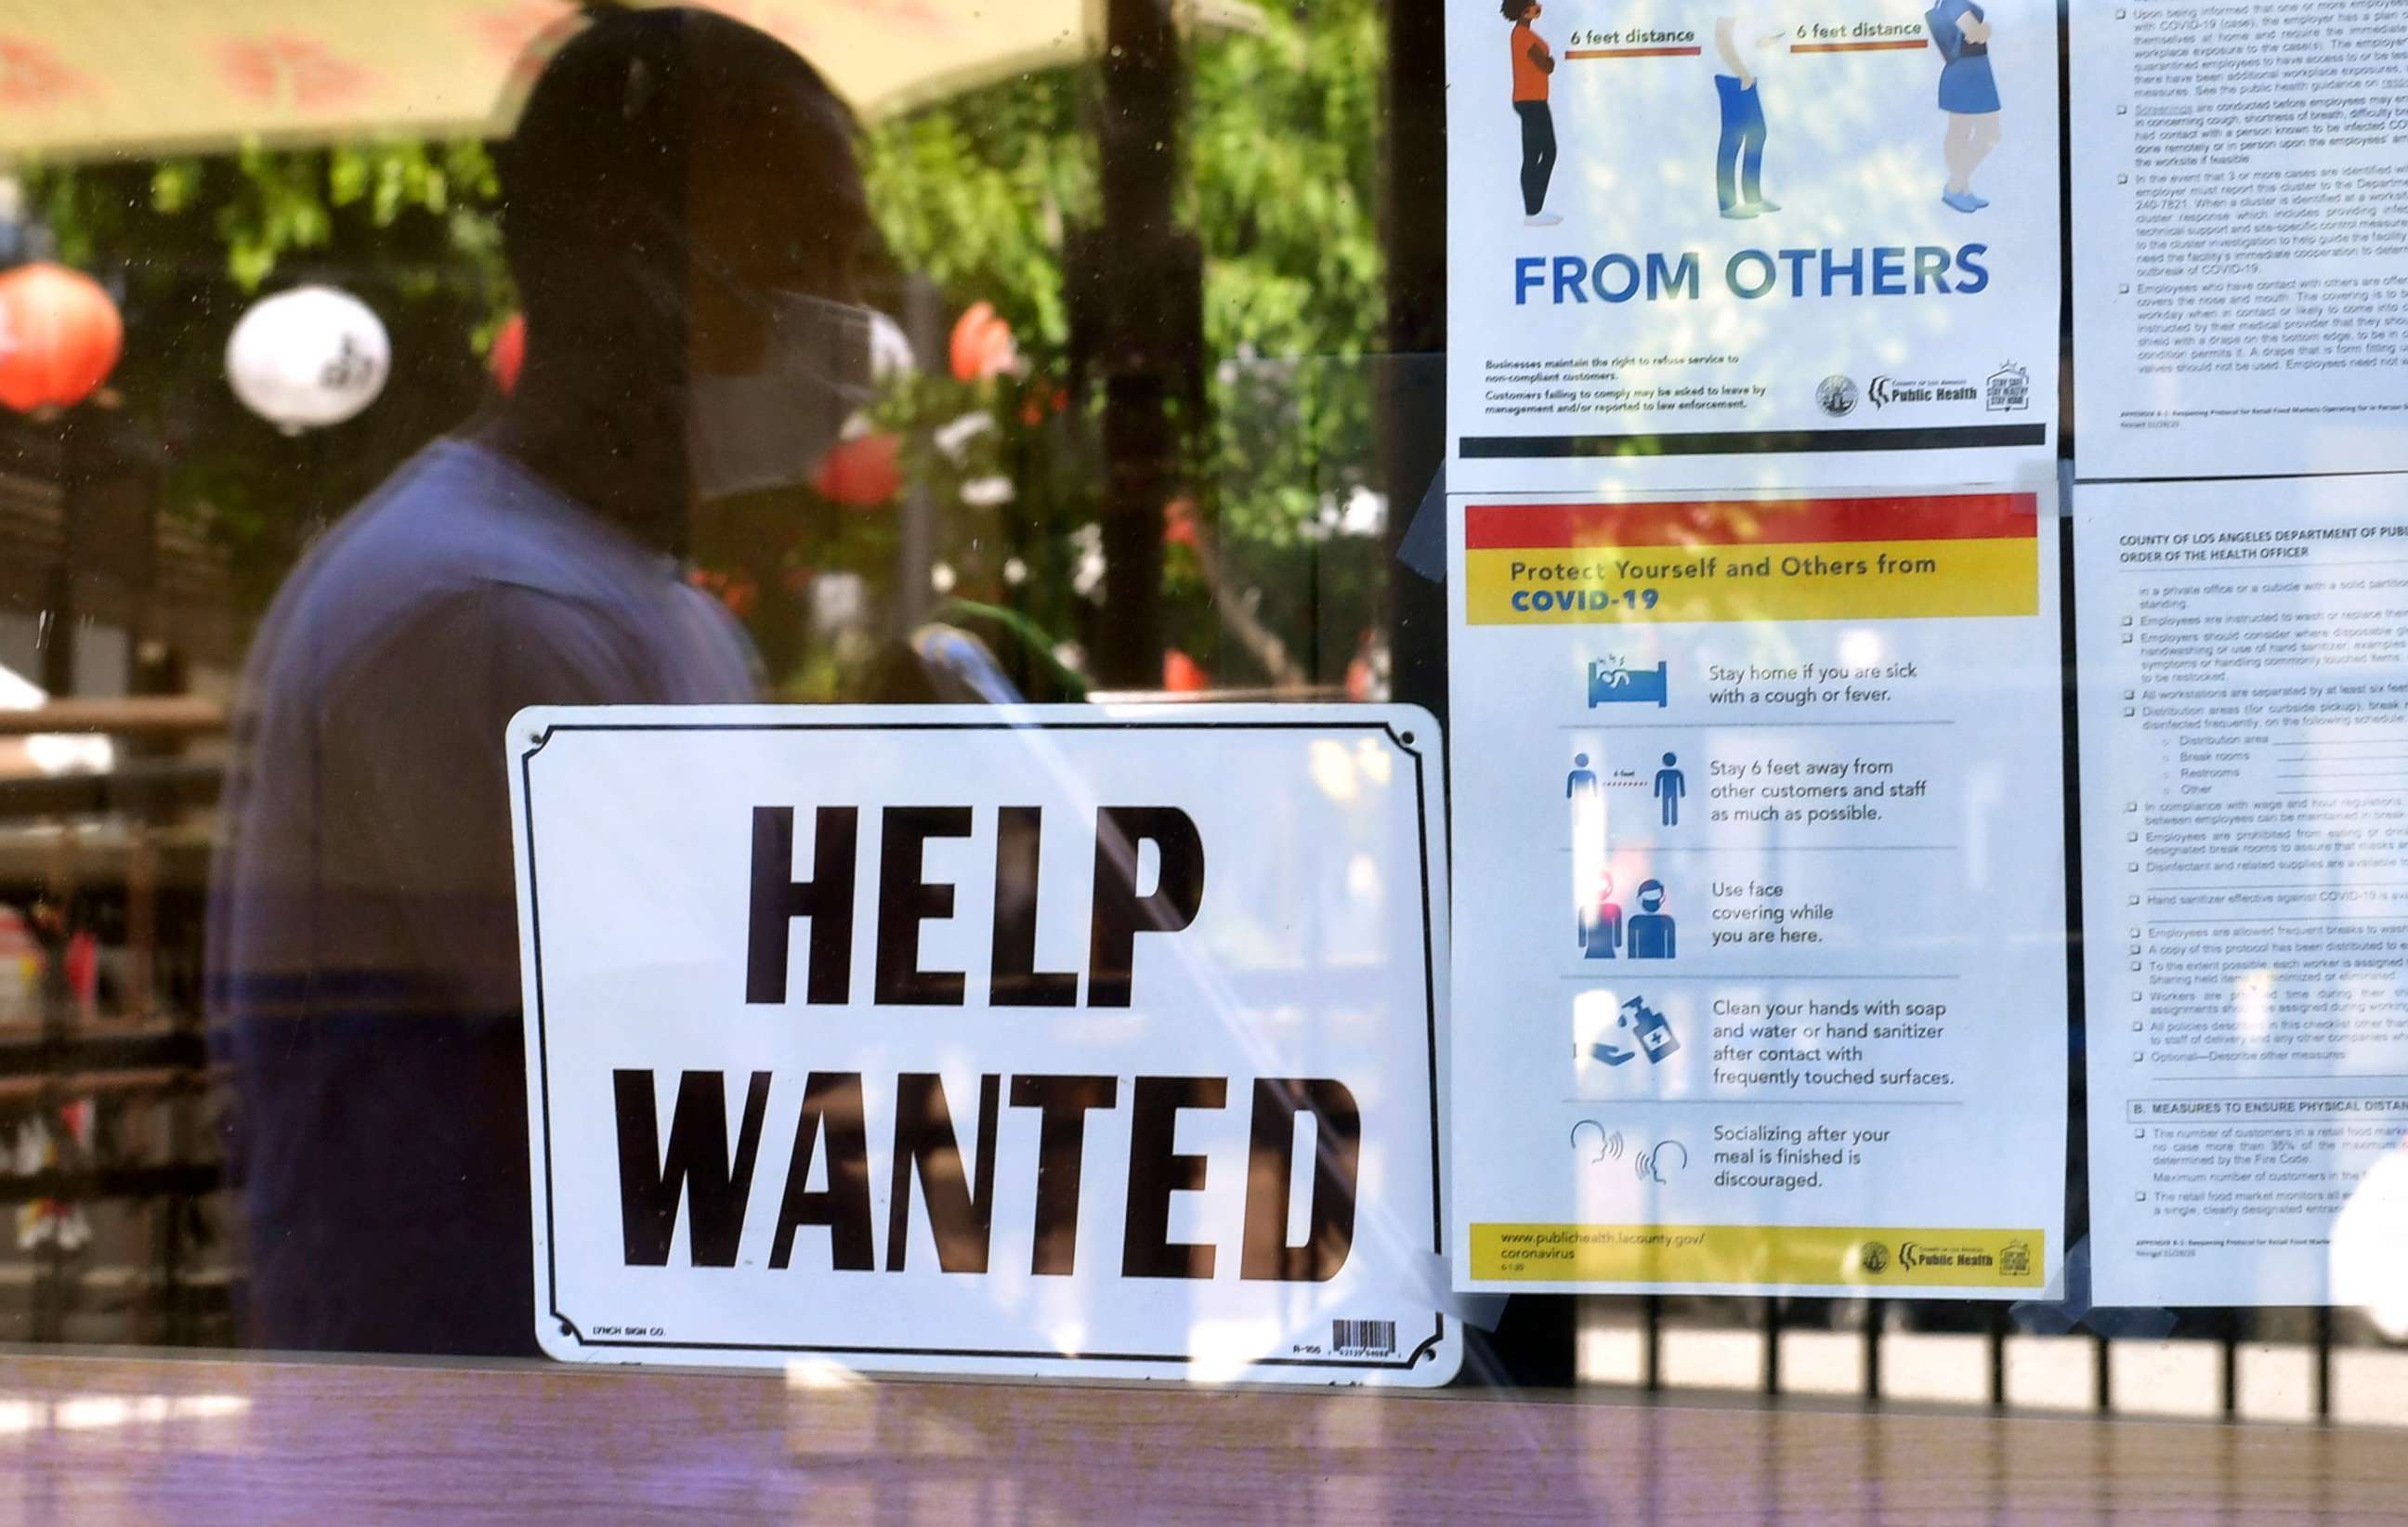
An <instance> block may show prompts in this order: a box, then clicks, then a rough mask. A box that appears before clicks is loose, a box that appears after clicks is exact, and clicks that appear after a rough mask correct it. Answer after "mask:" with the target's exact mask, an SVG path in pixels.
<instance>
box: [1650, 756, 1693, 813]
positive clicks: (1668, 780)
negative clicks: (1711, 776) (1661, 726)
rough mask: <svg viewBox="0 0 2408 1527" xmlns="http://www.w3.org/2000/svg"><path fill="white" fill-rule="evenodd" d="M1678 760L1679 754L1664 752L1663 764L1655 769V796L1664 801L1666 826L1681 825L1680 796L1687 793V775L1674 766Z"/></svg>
mask: <svg viewBox="0 0 2408 1527" xmlns="http://www.w3.org/2000/svg"><path fill="white" fill-rule="evenodd" d="M1680 762H1681V755H1680V754H1678V753H1666V754H1665V755H1664V766H1663V767H1662V768H1660V769H1657V770H1656V799H1657V800H1659V801H1661V802H1663V803H1664V825H1665V826H1667V827H1678V826H1680V825H1681V797H1682V796H1684V795H1686V794H1687V793H1689V778H1688V776H1686V775H1684V774H1683V773H1682V772H1681V771H1680V770H1679V769H1678V768H1676V767H1674V765H1675V764H1679V763H1680Z"/></svg>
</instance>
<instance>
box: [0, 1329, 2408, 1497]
mask: <svg viewBox="0 0 2408 1527" xmlns="http://www.w3.org/2000/svg"><path fill="white" fill-rule="evenodd" d="M7 1454H13V1456H12V1457H8V1458H7V1467H6V1477H8V1478H9V1479H11V1480H12V1481H13V1485H12V1488H10V1489H7V1490H5V1491H0V1522H14V1521H20V1520H24V1521H35V1520H69V1521H75V1522H118V1521H143V1522H150V1521H158V1522H176V1523H201V1522H218V1521H224V1522H236V1521H239V1522H246V1523H250V1522H307V1523H327V1522H345V1523H349V1522H358V1521H365V1520H386V1519H390V1518H394V1517H402V1516H417V1517H423V1518H426V1519H429V1520H442V1521H447V1522H449V1521H463V1520H477V1519H484V1520H513V1521H565V1522H576V1523H579V1524H580V1527H596V1524H599V1523H604V1522H613V1523H615V1522H624V1521H676V1522H681V1523H683V1524H685V1527H695V1524H697V1523H717V1522H722V1521H726V1520H737V1519H746V1520H759V1519H780V1520H803V1519H808V1520H812V1521H849V1520H872V1519H875V1520H880V1521H895V1522H903V1521H920V1520H947V1521H958V1520H974V1521H991V1520H1002V1521H1111V1522H1138V1521H1144V1522H1153V1521H1166V1520H1183V1521H1220V1520H1266V1519H1268V1520H1282V1521H1291V1522H1309V1523H1315V1524H1318V1523H1324V1522H1340V1521H1366V1520H1398V1519H1415V1520H1424V1521H1427V1522H1432V1523H1436V1522H1444V1521H1454V1520H1510V1521H1527V1520H1585V1521H1611V1522H1615V1523H1622V1522H1631V1523H1656V1522H1719V1521H1731V1520H1748V1521H1765V1522H1806V1521H1838V1522H1847V1523H1862V1522H1871V1521H1899V1522H1915V1523H1924V1522H1943V1521H1966V1522H1985V1523H1994V1522H2009V1521H2031V1522H2046V1523H2050V1524H2052V1527H2060V1524H2071V1523H2083V1522H2105V1521H2111V1520H2112V1521H2114V1522H2118V1523H2130V1522H2199V1521H2207V1520H2219V1521H2246V1522H2250V1523H2253V1524H2254V1523H2260V1522H2273V1521H2283V1520H2344V1519H2351V1518H2354V1519H2356V1520H2367V1521H2371V1520H2401V1518H2400V1514H2401V1512H2402V1511H2403V1510H2408V1438H2403V1437H2402V1436H2401V1435H2400V1434H2396V1433H2386V1432H2352V1431H2332V1430H2323V1431H2320V1430H2312V1429H2304V1428H2300V1429H2291V1428H2277V1427H2268V1426H2249V1427H2226V1426H2210V1425H2196V1424H2185V1423H2177V1422H2147V1421H2091V1420H2025V1419H2016V1420H2000V1419H1995V1418H1990V1417H1984V1416H1928V1415H1906V1414H1896V1413H1890V1414H1879V1413H1876V1414H1860V1413H1847V1412H1829V1411H1813V1410H1756V1409H1749V1408H1736V1407H1735V1408H1724V1409H1716V1408H1708V1407H1701V1406H1693V1405H1688V1406H1671V1405H1661V1406H1646V1405H1641V1404H1634V1403H1630V1402H1629V1401H1627V1400H1622V1401H1608V1400H1605V1399H1603V1398H1585V1397H1584V1398H1583V1399H1580V1400H1577V1401H1558V1402H1554V1403H1549V1402H1543V1401H1505V1400H1498V1399H1494V1398H1490V1397H1486V1396H1483V1395H1477V1394H1471V1393H1455V1394H1448V1395H1444V1396H1440V1397H1434V1398H1408V1397H1401V1396H1396V1395H1383V1394H1367V1393H1362V1392H1355V1391H1312V1392H1304V1393H1293V1394H1287V1393H1262V1392H1252V1393H1232V1392H1210V1391H1176V1390H1168V1389H1142V1388H1140V1389H1130V1388H1100V1387H1098V1388H1087V1387H1063V1386H1058V1385H1057V1386H1050V1387H1035V1386H1020V1385H1002V1384H974V1383H959V1384H932V1383H909V1384H907V1383H881V1384H867V1383H860V1382H857V1381H845V1380H838V1381H835V1382H833V1383H827V1382H823V1383H821V1384H817V1385H813V1384H808V1383H804V1382H801V1381H799V1380H797V1381H792V1382H790V1381H788V1380H786V1379H783V1378H781V1377H778V1376H776V1375H762V1376H757V1377H755V1376H720V1375H705V1374H673V1373H660V1372H640V1373H639V1372H629V1371H624V1370H571V1369H566V1368H560V1367H547V1366H539V1365H533V1364H524V1365H494V1366H488V1367H484V1368H466V1367H444V1366H433V1365H423V1364H399V1363H395V1364H378V1365H370V1364H361V1363H308V1362H293V1361H283V1362H275V1361H248V1362H235V1361H224V1360H218V1359H209V1360H181V1359H166V1360H152V1359H145V1358H118V1357H102V1358H63V1357H54V1356H36V1355H23V1354H20V1355H13V1356H5V1357H0V1456H6V1455H7Z"/></svg>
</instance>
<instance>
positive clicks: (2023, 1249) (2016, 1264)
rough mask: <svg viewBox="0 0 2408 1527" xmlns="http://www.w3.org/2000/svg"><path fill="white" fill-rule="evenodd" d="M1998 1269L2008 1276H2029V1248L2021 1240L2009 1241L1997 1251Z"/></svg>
mask: <svg viewBox="0 0 2408 1527" xmlns="http://www.w3.org/2000/svg"><path fill="white" fill-rule="evenodd" d="M1999 1271H2000V1272H2001V1273H2004V1274H2005V1275H2006V1276H2007V1277H2031V1248H2030V1247H2029V1246H2028V1245H2027V1244H2026V1243H2024V1242H2022V1241H2009V1242H2008V1243H2007V1244H2006V1246H2005V1247H2004V1248H2002V1249H2000V1252H1999Z"/></svg>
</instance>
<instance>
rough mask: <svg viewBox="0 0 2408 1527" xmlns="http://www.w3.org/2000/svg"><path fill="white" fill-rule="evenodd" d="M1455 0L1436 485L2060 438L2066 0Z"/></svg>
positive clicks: (1652, 472)
mask: <svg viewBox="0 0 2408 1527" xmlns="http://www.w3.org/2000/svg"><path fill="white" fill-rule="evenodd" d="M1448 7H1449V8H1448V13H1447V82H1448V91H1447V99H1448V118H1447V144H1448V150H1447V151H1448V270H1449V277H1448V297H1447V301H1448V331H1449V335H1448V340H1449V343H1448V351H1449V353H1448V361H1449V364H1448V415H1449V421H1448V434H1449V437H1450V438H1449V450H1448V486H1449V488H1450V490H1452V491H1456V492H1462V491H1476V492H1488V491H1502V492H1519V491H1528V490H1541V491H1553V490H1578V489H1586V488H1595V487H1598V486H1603V485H1606V484H1607V483H1608V481H1609V477H1608V474H1611V477H1610V481H1611V483H1612V484H1614V485H1623V484H1634V483H1635V484H1641V485H1644V486H1648V487H1680V488H1697V487H1723V486H1734V485H1750V484H1753V485H1758V486H1776V487H1796V486H1800V485H1811V486H1836V485H1842V484H1860V483H1863V482H1868V481H1871V482H1881V483H1885V484H1893V485H1895V484H1900V483H1914V484H1918V485H1931V484H1937V483H1945V482H1962V481H1964V480H1967V478H1969V477H1972V476H1985V477H1989V478H1995V477H1996V476H1997V474H1996V473H1995V472H1990V471H1986V470H1985V469H1978V468H1977V469H1972V470H1969V468H1968V466H1967V464H1966V462H1965V453H1966V452H1967V451H1971V450H1980V451H1993V452H2002V453H2014V452H2029V453H2033V454H2035V455H2037V456H2038V457H2040V458H2041V459H2042V460H2045V459H2047V457H2048V455H2049V453H2050V452H2051V451H2053V450H2054V434H2055V431H2054V421H2055V417H2056V411H2057V317H2058V298H2059V287H2060V279H2059V269H2058V258H2059V243H2058V215H2057V184H2058V182H2057V12H2056V9H2055V8H2054V7H2034V6H2032V5H2030V4H2028V0H2025V3H2020V4H2019V3H2016V0H1987V3H1981V0H1938V3H1937V4H1935V5H1933V6H1931V7H1930V8H1928V9H1926V8H1925V7H1924V3H1923V0H1856V3H1854V4H1847V5H1841V6H1837V7H1831V6H1825V7H1803V6H1798V5H1788V6H1776V5H1765V4H1761V3H1756V4H1754V5H1752V6H1751V5H1748V4H1745V3H1744V0H1637V3H1635V4H1614V5H1608V4H1606V3H1605V0H1545V3H1540V0H1502V3H1501V4H1500V3H1498V0H1448Z"/></svg>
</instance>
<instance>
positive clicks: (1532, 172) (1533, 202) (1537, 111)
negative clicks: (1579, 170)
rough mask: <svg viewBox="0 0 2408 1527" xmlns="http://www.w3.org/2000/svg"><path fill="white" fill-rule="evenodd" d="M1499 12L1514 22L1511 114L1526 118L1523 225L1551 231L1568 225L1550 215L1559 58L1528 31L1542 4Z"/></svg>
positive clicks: (1523, 2)
mask: <svg viewBox="0 0 2408 1527" xmlns="http://www.w3.org/2000/svg"><path fill="white" fill-rule="evenodd" d="M1498 8H1499V9H1500V10H1501V11H1502V12H1503V14H1504V17H1505V19H1506V20H1507V21H1511V22H1512V23H1513V31H1512V47H1511V51H1512V55H1513V115H1515V116H1517V117H1519V118H1521V119H1522V212H1523V218H1522V221H1523V223H1524V224H1525V225H1526V226H1527V227H1531V228H1552V227H1554V226H1555V224H1556V223H1559V222H1561V221H1564V220H1563V219H1562V218H1560V217H1558V216H1556V215H1555V213H1553V212H1550V211H1547V210H1546V206H1547V182H1548V181H1549V180H1551V179H1553V178H1555V110H1554V108H1553V107H1550V106H1549V105H1548V104H1547V85H1548V82H1549V78H1550V77H1551V76H1553V75H1554V74H1555V50H1554V49H1552V48H1549V47H1548V46H1547V43H1546V39H1545V38H1543V37H1541V36H1539V34H1538V33H1536V32H1534V31H1532V30H1531V28H1530V23H1531V22H1532V21H1537V20H1538V19H1539V15H1540V12H1541V10H1542V9H1543V8H1544V7H1541V6H1540V4H1539V3H1538V0H1504V3H1503V5H1502V6H1500V7H1498Z"/></svg>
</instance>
